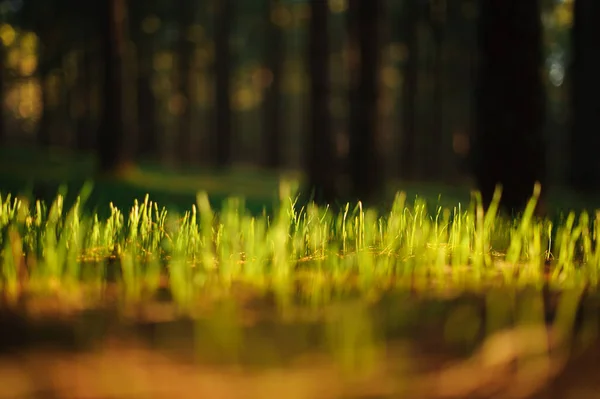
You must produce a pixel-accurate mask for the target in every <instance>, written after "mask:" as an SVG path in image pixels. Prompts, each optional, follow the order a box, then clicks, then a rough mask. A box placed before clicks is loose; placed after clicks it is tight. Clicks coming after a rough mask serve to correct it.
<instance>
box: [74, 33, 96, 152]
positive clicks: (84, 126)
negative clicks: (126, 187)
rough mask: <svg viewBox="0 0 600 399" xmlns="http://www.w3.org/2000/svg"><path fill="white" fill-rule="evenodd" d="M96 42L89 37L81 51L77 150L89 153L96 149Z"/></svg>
mask: <svg viewBox="0 0 600 399" xmlns="http://www.w3.org/2000/svg"><path fill="white" fill-rule="evenodd" d="M93 46H94V42H93V41H92V40H91V38H90V37H89V36H88V37H86V39H85V40H84V41H83V48H82V50H81V59H80V60H79V65H80V67H81V72H80V75H79V82H78V87H79V90H78V91H77V99H76V101H81V102H82V104H80V105H79V109H80V110H81V112H80V113H79V115H78V118H77V127H76V145H77V149H78V150H81V151H89V150H92V149H93V148H94V145H93V143H94V141H93V137H92V125H93V117H92V107H93V100H92V92H93V81H94V76H93V75H94V68H93V62H94V56H93V55H94V50H93Z"/></svg>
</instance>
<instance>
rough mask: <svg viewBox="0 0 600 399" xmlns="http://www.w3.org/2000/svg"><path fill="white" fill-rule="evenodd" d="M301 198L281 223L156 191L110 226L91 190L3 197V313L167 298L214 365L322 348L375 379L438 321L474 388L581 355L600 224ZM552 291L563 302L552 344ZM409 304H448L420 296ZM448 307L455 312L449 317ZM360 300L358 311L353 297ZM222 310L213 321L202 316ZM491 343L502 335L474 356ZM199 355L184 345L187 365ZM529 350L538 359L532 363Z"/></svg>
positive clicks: (293, 194) (279, 205) (284, 358)
mask: <svg viewBox="0 0 600 399" xmlns="http://www.w3.org/2000/svg"><path fill="white" fill-rule="evenodd" d="M297 187H298V184H296V183H293V182H286V181H282V182H281V184H280V187H279V193H278V201H277V202H276V204H275V206H274V208H273V211H272V212H269V213H267V212H266V211H265V212H264V213H263V214H259V215H256V214H255V213H254V212H252V211H251V210H249V209H248V206H247V203H246V201H245V200H244V199H243V198H241V197H229V198H227V199H225V200H223V202H222V203H221V204H219V209H218V210H216V207H215V206H214V205H213V204H214V201H213V202H211V201H210V199H209V195H208V194H207V193H206V192H199V193H198V194H197V196H196V201H195V204H193V205H190V207H189V208H188V209H187V210H185V211H183V212H177V211H174V210H173V209H172V208H167V207H163V206H160V205H159V204H158V203H156V202H154V201H153V200H151V198H150V197H149V196H148V195H146V196H145V197H143V199H140V200H138V201H135V202H134V203H133V204H132V206H130V207H129V208H128V209H120V208H119V207H117V206H115V205H114V204H113V203H109V204H108V206H107V208H108V209H107V210H105V211H103V212H104V213H105V214H106V215H107V216H101V215H102V211H101V212H100V213H88V212H87V211H84V210H85V209H86V207H85V204H86V202H87V201H89V199H90V196H91V195H92V193H93V191H94V190H93V187H92V185H91V184H84V185H83V188H82V189H81V191H80V192H79V194H78V195H77V196H76V198H75V199H74V200H73V204H72V205H70V206H67V205H66V203H65V196H64V193H62V194H61V193H59V194H58V195H57V196H56V198H55V199H54V200H53V201H52V202H50V203H48V204H46V203H44V202H43V201H40V200H38V201H35V202H29V200H28V199H27V198H25V197H13V196H11V195H8V196H3V197H0V284H2V289H1V291H0V292H1V298H2V299H3V300H4V301H5V303H3V305H5V304H6V302H8V303H9V306H10V305H11V304H16V305H18V304H19V303H20V302H19V300H20V299H22V298H23V297H29V298H31V297H37V298H42V299H43V300H46V298H58V301H59V302H60V303H61V304H62V306H63V307H67V308H68V307H69V306H72V307H74V308H81V307H96V306H102V305H103V304H104V303H106V302H107V301H110V300H111V299H112V298H110V297H109V294H110V293H116V295H115V297H116V300H117V301H116V302H117V303H118V304H123V305H125V310H126V311H129V310H131V309H135V308H136V306H137V305H141V304H148V303H156V302H158V301H157V299H156V298H157V297H158V296H160V294H162V293H168V296H169V297H171V298H172V299H173V301H172V302H171V303H172V304H174V306H175V307H176V311H177V312H178V315H179V316H192V318H191V320H190V319H188V320H190V322H191V323H192V332H193V334H192V335H193V348H194V351H193V352H194V354H196V353H197V356H198V357H199V358H200V357H201V358H202V359H204V360H207V361H209V362H213V363H215V364H230V363H240V364H246V365H247V364H254V365H255V366H256V367H262V366H263V365H267V366H269V367H271V366H273V365H277V366H281V365H282V364H287V363H285V362H288V361H289V362H292V360H294V359H296V358H297V357H299V356H300V355H302V354H305V353H307V352H309V351H310V350H311V349H313V350H314V348H313V347H314V345H315V342H316V343H317V346H318V347H319V348H320V350H325V351H326V352H327V353H329V354H330V355H331V357H332V358H333V359H334V360H335V362H336V363H339V364H340V365H342V367H343V368H344V370H346V371H348V372H351V373H355V372H358V371H361V372H362V371H363V370H364V371H365V372H367V371H369V370H375V369H377V364H378V363H380V362H381V361H382V360H381V359H382V356H383V353H385V351H384V349H383V348H385V342H386V341H387V340H390V341H391V339H392V338H394V337H395V338H397V337H396V336H394V334H397V333H398V331H406V332H408V333H410V334H412V335H414V336H417V337H419V338H418V339H417V340H416V341H417V342H418V341H419V340H422V341H423V342H421V344H422V345H427V343H428V341H427V338H423V337H424V336H425V335H426V334H427V333H426V332H424V331H426V329H425V330H423V328H422V327H423V325H424V324H425V325H430V326H434V327H435V328H434V329H435V331H436V332H437V333H441V334H442V335H444V338H445V339H446V340H447V341H448V342H449V343H450V344H451V345H455V346H456V347H459V348H462V350H465V349H466V350H467V351H468V352H472V359H467V360H465V363H464V364H465V365H466V366H469V367H470V368H469V367H466V366H465V367H462V366H461V367H462V368H460V370H459V371H461V373H460V375H458V374H457V375H458V377H457V376H456V375H455V376H454V377H453V380H461V381H462V380H464V381H472V382H473V383H476V382H477V381H479V379H478V378H477V376H478V375H479V373H482V372H483V373H485V372H489V373H493V374H494V375H497V374H498V370H500V369H499V368H498V365H499V364H500V365H502V366H504V365H505V364H506V365H509V364H513V363H512V361H513V360H514V359H518V361H519V362H520V364H521V365H522V366H523V365H525V366H526V365H527V364H529V363H527V362H530V361H533V360H531V359H534V360H535V361H538V360H540V359H542V360H543V361H544V362H546V363H548V365H551V364H552V365H553V364H554V363H551V361H552V362H554V361H555V360H556V359H555V358H557V359H558V361H560V362H562V360H563V357H562V356H563V353H565V352H563V351H559V350H556V348H557V347H558V348H559V349H562V347H560V345H569V343H568V342H567V341H568V340H569V339H570V337H572V336H574V335H575V327H574V326H575V324H576V323H575V315H576V313H577V312H578V308H579V307H580V306H581V305H580V303H581V301H582V299H581V298H582V296H583V292H584V291H585V290H587V291H588V292H589V291H593V290H595V289H596V287H597V286H598V274H599V270H600V245H599V243H598V240H600V238H598V235H597V232H598V231H599V229H600V213H595V214H590V213H587V212H585V211H583V212H581V213H575V212H570V213H568V214H567V215H566V217H565V218H563V219H562V220H560V221H559V222H553V221H551V220H549V219H538V218H536V217H534V215H533V210H534V208H535V204H536V201H537V199H538V195H539V190H540V187H539V186H536V187H535V190H534V192H533V196H532V198H531V200H530V201H529V204H528V206H527V208H526V209H525V211H524V213H523V214H522V215H521V216H520V217H519V218H518V219H506V218H504V217H502V216H500V215H499V214H498V201H499V199H500V195H501V192H500V191H499V190H497V191H496V194H495V197H494V201H493V203H492V205H491V206H490V208H489V209H488V210H487V212H484V209H483V207H482V204H481V197H480V195H479V194H478V193H476V192H474V193H473V194H472V197H471V201H470V202H469V203H456V205H454V206H447V205H446V204H445V203H444V202H442V201H441V200H440V201H439V203H431V202H428V201H426V200H424V199H421V198H418V197H417V198H415V199H414V200H409V197H408V196H407V194H406V193H404V192H399V193H397V194H396V196H395V199H394V201H393V204H392V205H391V207H390V208H389V209H387V210H386V211H384V212H380V211H378V210H376V209H365V208H364V207H363V206H362V204H361V203H360V202H358V203H354V204H350V203H348V204H346V205H345V206H343V207H342V208H341V210H340V211H333V210H332V208H329V207H319V206H317V205H315V204H312V203H309V204H300V203H298V198H299V196H298V195H297V191H296V190H297ZM542 288H550V289H551V290H558V291H561V295H560V297H559V299H558V301H557V302H558V304H557V305H556V309H554V310H555V316H554V318H553V322H552V326H551V328H549V330H552V332H551V333H548V332H547V330H546V326H545V324H544V323H545V322H544V317H545V316H546V315H545V311H547V310H548V309H544V307H545V306H546V305H545V301H546V296H547V295H546V294H545V293H543V292H542ZM465 291H471V292H475V293H476V294H479V293H485V295H483V297H484V301H483V304H481V303H479V302H477V301H475V302H472V301H469V298H468V296H466V297H464V296H462V297H461V296H460V295H458V294H461V293H465ZM410 292H417V293H418V294H419V295H423V296H426V297H429V298H434V299H433V301H432V302H429V303H427V301H421V300H420V299H419V300H415V299H414V298H411V297H410V296H409V294H408V293H410ZM448 295H451V296H453V297H454V299H453V300H451V301H448V302H452V305H453V306H446V305H444V306H437V305H436V304H437V303H438V302H439V298H447V297H448ZM244 296H250V297H252V298H255V297H260V298H263V299H264V298H266V297H269V298H273V299H274V301H273V305H272V307H271V308H269V310H272V309H273V307H274V308H275V310H278V311H279V312H278V314H277V316H278V317H281V316H283V318H284V320H285V317H286V315H289V314H290V313H291V311H292V310H298V309H299V308H303V309H308V310H309V312H306V314H307V318H308V319H309V322H306V320H304V321H300V322H299V321H298V319H297V318H295V319H294V320H293V322H290V323H289V324H286V323H281V322H280V321H281V319H280V318H276V320H275V321H273V320H271V321H270V322H269V321H267V322H266V323H265V322H263V323H262V324H261V323H256V324H254V325H252V326H248V325H246V323H248V321H247V318H248V311H247V309H246V308H242V307H240V306H239V304H238V302H237V299H238V298H240V297H242V299H243V297H244ZM349 298H350V299H355V300H350V301H344V302H343V303H342V301H339V299H349ZM381 298H384V299H387V301H385V300H379V299H381ZM211 301H212V302H213V303H214V304H215V306H214V307H213V308H212V309H210V311H208V312H203V313H202V317H194V316H197V315H198V312H197V310H198V309H200V311H201V312H202V311H203V310H205V307H206V304H207V302H211ZM436 301H438V302H436ZM330 304H336V305H337V306H336V307H335V309H334V310H333V311H331V308H329V310H330V311H329V312H328V313H327V312H325V313H326V316H325V317H324V318H319V317H320V316H317V317H316V318H315V317H314V314H315V313H311V312H310V310H314V309H316V310H320V309H323V308H325V309H326V310H328V309H327V307H328V306H329V305H330ZM209 306H210V305H209ZM481 308H484V309H485V314H486V316H485V317H484V319H485V320H482V318H481V312H480V309H481ZM0 310H1V309H0ZM155 313H156V312H155ZM297 314H298V313H296V315H297ZM321 316H322V314H321ZM290 319H291V318H290ZM290 319H288V321H289V320H290ZM315 319H316V320H315ZM417 319H418V320H419V323H417V322H416V320H417ZM421 322H423V323H421ZM73 323H75V324H76V327H77V328H76V330H77V331H78V332H77V334H76V336H77V339H81V340H82V341H84V339H83V336H84V335H85V336H86V337H87V336H88V335H91V336H96V335H98V334H99V333H98V332H96V331H93V330H94V329H98V326H97V325H96V324H94V325H90V326H84V325H83V323H84V322H83V321H80V322H79V324H77V322H76V321H74V322H73ZM538 326H541V327H540V328H539V329H535V328H537V327H538ZM594 326H595V324H594V325H592V326H591V327H590V326H587V325H586V326H585V327H584V328H583V329H582V331H584V333H578V334H579V335H578V336H584V335H585V334H588V333H589V331H592V329H593V327H594ZM155 329H156V330H155V332H156V333H157V334H159V335H160V337H161V340H164V341H165V342H163V343H162V344H161V345H163V346H164V347H165V348H167V349H170V345H172V346H173V347H175V348H181V347H182V345H181V343H180V342H179V340H181V334H177V332H176V331H175V330H174V329H175V327H174V326H173V325H170V324H168V323H158V324H157V325H156V326H155ZM153 331H154V330H153ZM593 331H594V332H595V331H596V330H593ZM275 332H278V333H277V334H276V333H275ZM482 332H483V333H484V334H485V335H486V336H489V337H490V338H489V339H486V341H485V342H484V343H483V344H482V345H481V349H480V350H479V351H476V345H477V342H478V341H479V340H480V339H481V333H482ZM555 332H556V333H555ZM182 334H183V335H184V336H185V332H183V333H182ZM532 334H533V335H532ZM590 334H591V333H589V334H588V335H590ZM188 335H189V333H188ZM80 336H81V337H80ZM522 336H524V338H523V337H522ZM531 336H533V338H531ZM549 336H552V337H553V339H554V340H555V341H558V342H559V345H558V344H557V345H554V346H553V347H552V351H551V350H550V349H549V348H547V347H546V346H544V345H541V344H540V343H545V342H546V341H547V340H548V337H549ZM556 337H558V338H556ZM86 339H88V338H86ZM507 342H508V343H509V344H510V345H509V344H507ZM565 342H567V343H566V344H565ZM190 345H192V344H190ZM190 345H183V347H184V348H185V351H186V353H187V352H190V349H189V348H190V347H192V346H190ZM511 345H512V346H511ZM519 345H520V346H519ZM521 347H522V348H530V349H528V351H526V353H525V352H523V353H521V349H519V348H521ZM282 348H285V349H282ZM433 348H434V350H437V349H435V348H436V347H435V345H434V346H433ZM531 348H533V349H531ZM556 353H558V354H559V355H560V356H558V357H557V355H556ZM288 358H289V359H288ZM473 359H475V360H473ZM490 359H492V360H493V361H494V362H493V364H492V365H491V366H490V364H489V362H490ZM404 362H405V363H406V365H408V360H406V359H405V360H404ZM536 364H537V363H536ZM560 364H562V363H560ZM406 365H405V366H406ZM460 365H462V363H461V364H460ZM311 367H313V366H311ZM407 367H408V366H407ZM457 367H458V366H457ZM474 367H475V368H476V370H475V371H473V368H474ZM548 367H549V366H548ZM508 368H510V367H507V369H508ZM454 371H455V370H454ZM454 371H453V372H454ZM467 371H468V372H467ZM455 374H456V373H455ZM474 376H475V377H474ZM397 377H398V376H397V375H395V376H394V378H397ZM436 378H437V377H436ZM436 381H437V380H436ZM425 385H430V383H429V382H427V383H426V384H425ZM455 396H457V397H458V396H463V397H464V396H468V395H467V394H461V395H455Z"/></svg>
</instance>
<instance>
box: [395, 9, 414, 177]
mask: <svg viewBox="0 0 600 399" xmlns="http://www.w3.org/2000/svg"><path fill="white" fill-rule="evenodd" d="M404 4H405V5H404V23H403V24H402V26H403V36H404V41H405V44H406V48H407V50H408V55H407V56H408V58H407V60H406V64H405V66H404V84H403V90H402V113H401V116H402V121H401V124H400V125H401V126H402V136H401V137H402V139H401V140H399V148H398V154H399V158H398V160H399V172H400V177H401V178H403V179H406V180H412V179H414V178H416V177H417V176H416V173H415V172H416V156H415V155H416V151H417V147H416V144H417V143H416V138H417V137H416V130H415V128H416V118H417V115H416V112H417V107H416V100H417V80H418V62H419V46H418V41H417V26H418V22H419V8H418V4H417V2H416V1H405V2H404Z"/></svg>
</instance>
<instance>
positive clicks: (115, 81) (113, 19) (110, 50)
mask: <svg viewBox="0 0 600 399" xmlns="http://www.w3.org/2000/svg"><path fill="white" fill-rule="evenodd" d="M125 7H126V3H125V0H107V1H106V3H105V4H104V5H102V14H101V16H100V17H101V18H102V39H101V40H102V54H103V59H104V60H103V61H104V77H103V83H104V110H103V114H102V121H101V123H100V129H99V134H98V138H97V140H98V157H99V161H100V163H99V168H100V172H101V173H116V172H119V171H120V169H121V168H123V167H124V166H126V164H127V163H128V162H129V161H130V156H131V153H130V148H129V143H128V142H127V140H126V135H125V129H124V127H123V70H122V68H123V58H124V56H125V32H124V22H125V21H124V18H125Z"/></svg>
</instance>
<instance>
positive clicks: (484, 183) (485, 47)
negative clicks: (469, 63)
mask: <svg viewBox="0 0 600 399" xmlns="http://www.w3.org/2000/svg"><path fill="white" fill-rule="evenodd" d="M479 15H480V16H479V51H480V61H481V63H480V65H479V69H480V73H479V75H478V78H479V82H478V90H477V105H478V113H477V136H476V143H475V148H474V150H475V151H476V157H477V161H476V164H475V170H474V174H475V177H476V180H477V184H478V187H479V189H480V190H481V192H482V196H483V200H484V203H486V204H489V202H490V201H491V198H492V194H493V191H494V188H495V185H496V184H498V183H500V184H502V186H503V194H502V205H503V207H504V208H505V209H507V210H509V211H518V210H521V209H523V207H524V206H525V204H526V202H527V200H528V199H529V198H530V197H531V194H532V190H533V186H534V183H535V182H536V181H539V182H541V183H544V178H545V149H544V143H543V137H542V126H543V121H544V98H543V86H542V79H541V60H542V27H541V21H540V9H539V2H538V0H528V1H523V0H482V1H481V2H480V13H479Z"/></svg>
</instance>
